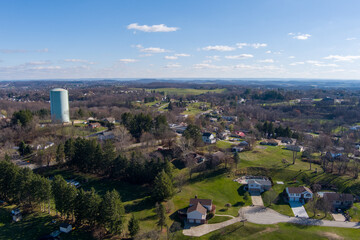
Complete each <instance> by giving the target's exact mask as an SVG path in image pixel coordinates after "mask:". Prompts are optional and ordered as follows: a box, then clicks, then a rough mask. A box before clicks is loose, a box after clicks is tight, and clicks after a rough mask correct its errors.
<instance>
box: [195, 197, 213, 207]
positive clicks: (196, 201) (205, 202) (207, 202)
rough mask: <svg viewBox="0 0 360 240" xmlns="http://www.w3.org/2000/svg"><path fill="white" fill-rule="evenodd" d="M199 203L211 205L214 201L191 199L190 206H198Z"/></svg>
mask: <svg viewBox="0 0 360 240" xmlns="http://www.w3.org/2000/svg"><path fill="white" fill-rule="evenodd" d="M197 203H200V204H201V205H207V206H209V205H211V204H212V200H211V199H199V198H191V199H190V205H196V204H197Z"/></svg>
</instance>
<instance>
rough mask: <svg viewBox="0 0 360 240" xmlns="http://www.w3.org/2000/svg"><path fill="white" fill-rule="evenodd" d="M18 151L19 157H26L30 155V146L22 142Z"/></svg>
mask: <svg viewBox="0 0 360 240" xmlns="http://www.w3.org/2000/svg"><path fill="white" fill-rule="evenodd" d="M18 151H19V153H20V156H26V155H29V154H31V153H32V149H31V146H30V145H28V144H25V142H24V141H21V142H20V144H19V150H18Z"/></svg>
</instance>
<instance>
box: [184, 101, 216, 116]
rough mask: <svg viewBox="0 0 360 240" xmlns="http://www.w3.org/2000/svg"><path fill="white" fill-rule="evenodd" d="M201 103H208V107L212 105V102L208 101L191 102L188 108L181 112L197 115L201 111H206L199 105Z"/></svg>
mask: <svg viewBox="0 0 360 240" xmlns="http://www.w3.org/2000/svg"><path fill="white" fill-rule="evenodd" d="M201 105H206V106H208V107H210V104H209V103H206V102H195V103H190V104H189V105H188V106H187V107H186V108H187V110H186V111H184V112H182V113H181V114H183V115H185V114H187V115H193V116H194V115H197V114H199V113H202V112H204V111H202V110H201V109H200V108H199V107H200V106H201Z"/></svg>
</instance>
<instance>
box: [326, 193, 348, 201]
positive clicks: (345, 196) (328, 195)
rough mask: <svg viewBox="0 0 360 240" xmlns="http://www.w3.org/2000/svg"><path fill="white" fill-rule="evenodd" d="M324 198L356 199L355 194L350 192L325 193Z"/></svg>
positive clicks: (333, 199)
mask: <svg viewBox="0 0 360 240" xmlns="http://www.w3.org/2000/svg"><path fill="white" fill-rule="evenodd" d="M324 199H326V200H328V201H354V196H353V195H352V194H349V193H324Z"/></svg>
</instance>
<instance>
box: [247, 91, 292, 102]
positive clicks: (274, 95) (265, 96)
mask: <svg viewBox="0 0 360 240" xmlns="http://www.w3.org/2000/svg"><path fill="white" fill-rule="evenodd" d="M251 98H252V99H260V100H264V101H274V100H284V99H285V97H284V95H282V94H281V93H280V92H278V91H275V90H270V91H265V92H263V93H261V94H258V93H255V94H253V95H252V96H251Z"/></svg>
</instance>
